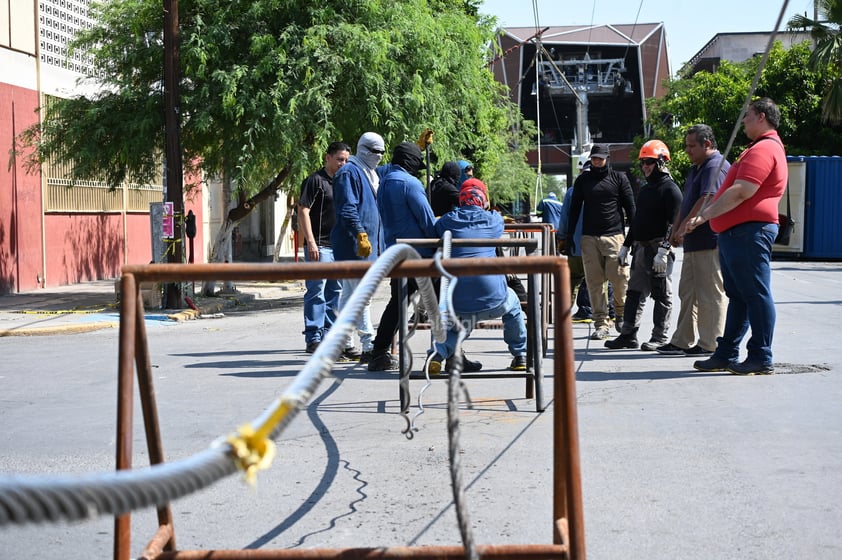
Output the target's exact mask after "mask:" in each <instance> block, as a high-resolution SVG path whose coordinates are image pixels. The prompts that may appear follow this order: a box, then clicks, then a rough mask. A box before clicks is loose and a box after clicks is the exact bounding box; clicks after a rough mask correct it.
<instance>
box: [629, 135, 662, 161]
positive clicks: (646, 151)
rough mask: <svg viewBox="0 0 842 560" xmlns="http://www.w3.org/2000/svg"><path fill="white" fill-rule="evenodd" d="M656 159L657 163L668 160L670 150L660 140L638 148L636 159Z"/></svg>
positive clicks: (651, 141)
mask: <svg viewBox="0 0 842 560" xmlns="http://www.w3.org/2000/svg"><path fill="white" fill-rule="evenodd" d="M650 158H651V159H657V160H658V161H669V160H670V149H669V148H667V145H666V144H664V143H663V142H661V141H660V140H649V141H648V142H646V143H645V144H644V145H643V146H641V148H640V153H639V154H638V155H637V159H650Z"/></svg>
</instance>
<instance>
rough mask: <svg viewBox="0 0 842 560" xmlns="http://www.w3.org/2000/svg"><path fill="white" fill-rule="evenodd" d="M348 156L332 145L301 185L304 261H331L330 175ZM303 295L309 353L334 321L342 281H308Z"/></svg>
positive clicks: (341, 146) (343, 149)
mask: <svg viewBox="0 0 842 560" xmlns="http://www.w3.org/2000/svg"><path fill="white" fill-rule="evenodd" d="M350 156H351V148H350V147H349V146H348V145H347V144H345V143H343V142H333V143H331V144H330V145H329V146H328V148H327V153H326V154H325V165H324V167H322V168H321V169H319V170H318V171H317V172H315V173H313V174H312V175H310V176H309V177H307V178H306V179H305V180H304V182H303V183H302V184H301V197H300V199H299V201H298V227H299V230H300V232H301V234H302V236H303V237H304V259H305V260H306V261H307V262H333V248H332V247H331V245H330V231H331V230H332V229H333V225H334V223H335V221H336V217H335V214H334V210H333V176H334V175H335V174H336V172H337V171H338V170H339V168H340V167H342V166H343V165H345V163H346V162H347V161H348V158H349V157H350ZM305 285H306V286H307V292H306V293H305V294H304V344H305V345H306V349H307V352H308V353H310V354H312V353H313V352H315V350H316V347H317V346H318V345H319V343H320V342H321V341H322V338H323V337H324V334H325V332H326V331H327V330H328V329H329V328H330V327H331V326H332V325H333V322H334V321H335V320H336V313H337V311H338V308H339V296H340V295H341V293H342V281H341V280H307V281H306V282H305Z"/></svg>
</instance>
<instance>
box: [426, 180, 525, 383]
mask: <svg viewBox="0 0 842 560" xmlns="http://www.w3.org/2000/svg"><path fill="white" fill-rule="evenodd" d="M487 193H488V189H487V188H486V187H485V185H484V184H483V183H482V182H481V181H480V180H479V179H469V180H467V181H465V182H464V183H463V184H462V187H461V188H460V189H459V207H458V208H456V209H454V210H452V211H450V212H448V213H446V214H444V215H443V216H442V217H441V218H439V220H438V221H437V222H436V233H437V234H438V235H439V236H440V237H441V236H442V235H444V232H445V231H449V232H451V234H452V235H453V239H499V238H500V237H501V236H502V235H503V217H502V216H501V215H500V214H498V213H497V212H490V211H488V210H485V208H486V207H488V194H487ZM495 256H496V252H495V248H494V247H456V246H454V247H453V248H452V250H451V257H452V258H480V257H488V258H493V257H495ZM453 308H454V310H455V312H456V315H457V316H458V318H457V320H458V321H460V323H461V324H462V326H463V327H464V328H466V329H467V331H468V332H467V335H466V338H467V336H470V334H471V330H472V329H473V326H474V325H475V324H476V323H477V322H478V321H485V320H488V319H496V318H498V317H500V318H502V320H503V340H505V342H506V344H507V345H508V346H509V352H511V354H512V356H513V359H512V363H511V365H510V366H509V369H510V370H514V371H523V370H525V369H526V324H525V322H524V317H523V311H522V310H521V306H520V300H519V299H518V296H517V294H515V292H514V290H512V289H511V288H509V287H508V286H506V276H505V275H504V274H490V275H483V276H462V277H459V278H458V280H457V282H456V287H455V289H454V292H453ZM457 336H458V331H457V330H456V328H455V327H451V329H450V330H449V331H448V334H447V340H446V341H445V342H444V343H443V344H442V343H438V342H437V343H436V352H435V353H434V355H433V356H432V357H431V359H430V366H429V371H430V373H432V374H438V373H440V372H441V365H442V361H444V360H445V359H447V364H446V366H447V369H448V370H450V369H451V366H452V361H451V359H452V357H453V355H454V352H455V350H456V340H457ZM480 368H482V364H480V363H479V362H471V361H468V360H464V361H463V371H466V372H471V371H479V370H480Z"/></svg>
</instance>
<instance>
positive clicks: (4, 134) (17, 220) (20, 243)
mask: <svg viewBox="0 0 842 560" xmlns="http://www.w3.org/2000/svg"><path fill="white" fill-rule="evenodd" d="M37 106H38V95H37V93H36V92H34V91H32V90H28V89H24V88H20V87H15V86H10V85H8V84H0V294H7V293H11V292H18V291H21V290H31V289H34V288H36V287H37V286H38V275H39V274H40V272H41V179H40V175H27V173H26V171H25V170H24V166H23V160H24V157H25V155H26V154H25V153H24V154H20V155H18V156H17V157H15V162H14V165H13V166H12V168H11V169H10V168H9V167H10V164H12V156H11V155H10V154H11V150H12V146H13V145H14V138H15V136H16V135H18V134H20V133H21V132H22V131H23V130H24V129H25V128H27V127H29V126H30V125H33V124H36V123H37V122H38V116H37V115H36V113H35V108H36V107H37Z"/></svg>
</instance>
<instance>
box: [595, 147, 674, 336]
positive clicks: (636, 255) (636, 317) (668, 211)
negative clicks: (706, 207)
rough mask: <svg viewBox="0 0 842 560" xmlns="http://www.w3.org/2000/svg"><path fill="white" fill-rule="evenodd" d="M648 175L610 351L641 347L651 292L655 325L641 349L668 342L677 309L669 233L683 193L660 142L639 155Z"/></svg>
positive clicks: (629, 241) (628, 244)
mask: <svg viewBox="0 0 842 560" xmlns="http://www.w3.org/2000/svg"><path fill="white" fill-rule="evenodd" d="M638 159H639V161H640V168H641V169H642V170H643V174H644V175H645V176H646V184H645V185H643V187H641V189H640V192H639V193H638V195H637V200H636V201H635V213H634V218H632V221H631V225H630V227H629V231H628V234H627V235H626V240H625V242H624V243H623V246H622V247H621V248H620V252H619V256H618V259H619V261H620V264H621V265H623V266H625V265H627V264H628V261H629V256H630V255H629V254H630V253H631V257H632V262H631V276H630V278H629V286H628V290H626V307H625V309H624V313H623V327H622V329H621V330H620V336H618V337H617V338H615V339H614V340H606V341H605V347H606V348H610V349H614V350H616V349H620V348H637V347H638V342H637V331H638V329H639V328H640V318H641V316H642V315H643V305H644V304H645V303H646V298H648V297H649V296H650V295H651V296H652V299H653V300H655V308H654V310H653V320H654V323H655V326H654V327H653V329H652V336H651V337H650V339H649V342H644V343H643V344H642V345H640V349H641V350H650V351H651V350H655V349H656V348H658V347H659V346H661V345H662V344H665V343H666V342H667V340H668V339H667V332H668V329H669V320H670V313H671V311H672V281H671V276H672V265H673V262H674V261H675V255H673V253H672V250H671V247H670V244H669V235H670V231H671V230H672V226H673V223H674V222H675V220H676V219H677V218H678V213H679V210H680V209H681V191H680V190H679V188H678V185H676V184H675V181H673V180H672V177H671V176H670V172H669V169H667V163H669V161H670V151H669V148H667V146H666V144H664V143H663V142H661V141H660V140H649V141H648V142H646V143H645V144H644V145H643V146H642V147H641V148H640V153H639V154H638Z"/></svg>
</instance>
